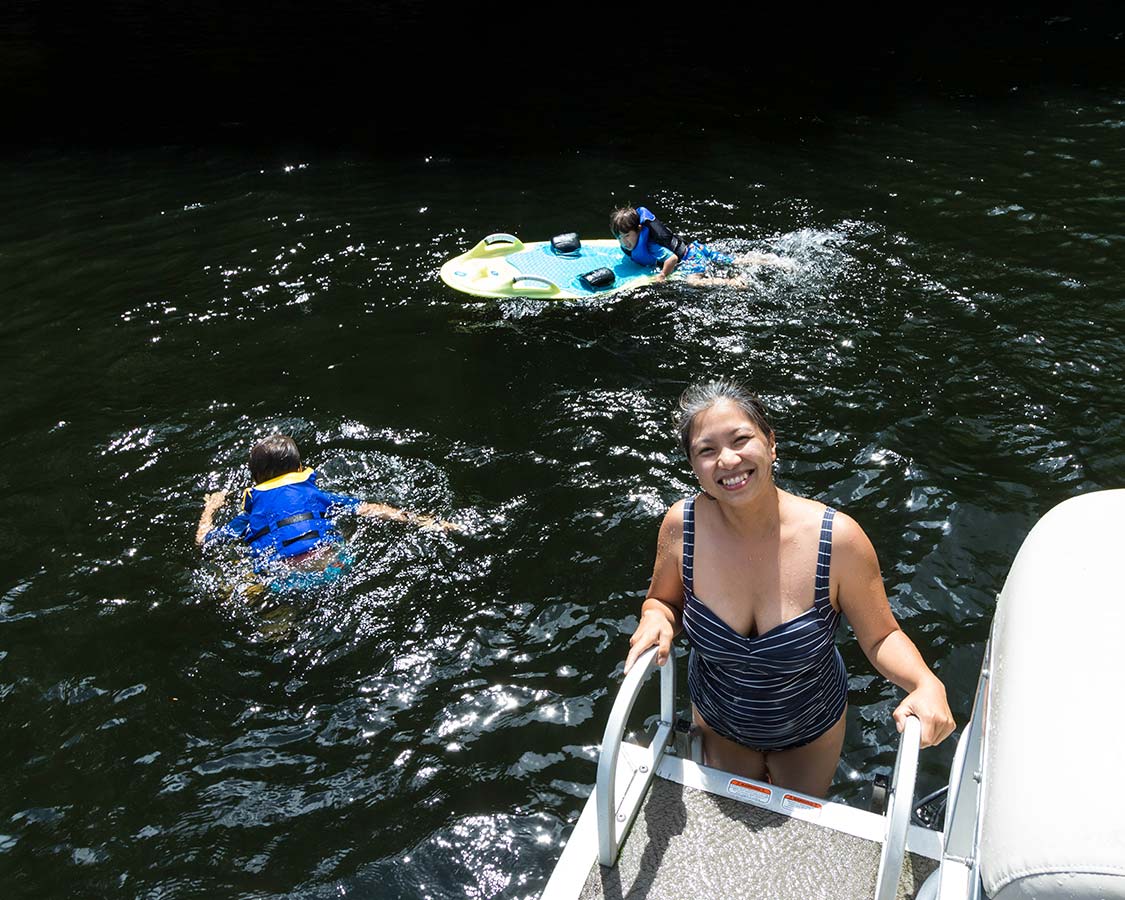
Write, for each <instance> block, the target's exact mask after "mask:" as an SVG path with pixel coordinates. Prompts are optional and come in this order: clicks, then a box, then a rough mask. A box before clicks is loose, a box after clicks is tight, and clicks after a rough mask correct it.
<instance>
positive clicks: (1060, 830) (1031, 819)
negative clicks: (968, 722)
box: [980, 490, 1125, 900]
mask: <svg viewBox="0 0 1125 900" xmlns="http://www.w3.org/2000/svg"><path fill="white" fill-rule="evenodd" d="M1123 529H1125V490H1117V491H1101V492H1097V493H1091V494H1085V495H1082V496H1079V497H1075V498H1072V499H1070V500H1067V501H1066V502H1064V503H1062V504H1060V505H1059V506H1057V507H1055V508H1054V509H1053V510H1051V511H1050V512H1049V513H1048V514H1047V515H1046V516H1044V517H1043V518H1042V519H1041V520H1040V521H1039V523H1038V524H1037V525H1036V526H1035V528H1033V529H1032V531H1031V534H1029V535H1028V537H1027V540H1026V541H1024V544H1023V546H1022V547H1021V548H1020V551H1019V554H1018V555H1017V556H1016V559H1015V562H1014V563H1013V564H1012V569H1011V572H1010V573H1009V575H1008V578H1007V581H1006V582H1005V585H1004V590H1003V591H1002V593H1001V595H1000V599H999V602H998V605H997V613H996V621H995V623H994V630H993V644H992V647H993V657H992V673H991V678H990V689H989V698H988V701H989V709H988V720H987V721H988V724H987V727H986V731H985V741H986V747H987V749H986V758H985V773H986V777H985V783H984V800H983V821H982V830H981V851H980V864H981V878H982V880H983V882H984V888H985V891H986V893H987V894H988V896H989V897H991V898H992V900H1016V898H1021V900H1022V898H1032V897H1034V898H1036V900H1054V898H1060V900H1061V898H1067V900H1087V898H1089V900H1093V898H1098V900H1109V898H1114V900H1116V898H1125V799H1123V798H1125V791H1123V789H1122V787H1123V783H1125V776H1123V774H1122V773H1123V772H1125V715H1123V710H1122V704H1121V696H1122V693H1123V692H1125V587H1123V586H1125V573H1123V571H1122V563H1123V561H1125V552H1123V551H1125V531H1123Z"/></svg>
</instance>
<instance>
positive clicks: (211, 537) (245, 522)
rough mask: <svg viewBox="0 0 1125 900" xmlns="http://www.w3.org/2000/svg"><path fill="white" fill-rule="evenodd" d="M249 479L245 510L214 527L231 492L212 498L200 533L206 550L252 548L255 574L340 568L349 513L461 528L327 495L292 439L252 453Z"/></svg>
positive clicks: (268, 442) (279, 438) (275, 439)
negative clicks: (342, 523) (234, 545)
mask: <svg viewBox="0 0 1125 900" xmlns="http://www.w3.org/2000/svg"><path fill="white" fill-rule="evenodd" d="M250 475H251V477H252V478H253V479H254V486H253V487H252V488H247V489H246V491H245V492H244V493H243V495H242V510H241V512H240V513H239V514H238V515H237V516H235V517H234V518H233V519H231V521H230V522H228V523H227V524H226V525H223V526H220V527H218V528H215V527H213V523H214V519H215V513H216V512H217V511H218V510H219V509H220V508H221V507H222V505H223V504H224V503H225V502H226V498H227V492H226V491H216V492H214V493H212V494H207V495H206V496H205V497H204V501H203V513H202V515H201V516H200V518H199V526H198V527H197V528H196V532H195V542H196V543H197V544H199V545H200V546H201V547H206V546H209V545H212V544H225V543H231V542H234V541H241V542H242V543H244V544H246V545H247V546H248V547H249V548H250V558H251V561H252V562H253V564H254V569H255V571H256V572H259V573H265V572H267V571H268V572H273V573H276V572H277V570H278V569H279V568H280V569H282V570H283V571H286V572H289V573H296V572H305V573H307V572H317V573H319V572H323V573H325V574H329V570H331V569H334V568H339V569H340V570H341V571H342V567H343V562H342V561H341V558H340V545H341V544H342V543H343V540H344V539H343V536H342V535H341V534H340V532H339V531H337V530H336V527H335V524H334V520H335V517H336V516H338V515H339V514H341V513H345V512H355V513H358V514H359V515H361V516H370V517H373V518H379V519H387V520H390V521H392V522H408V523H411V524H414V525H419V526H421V527H422V528H423V529H426V530H429V529H441V530H444V531H450V530H460V529H461V526H459V525H457V524H455V523H453V522H445V521H442V520H441V519H435V518H433V517H432V516H421V515H417V514H415V513H412V512H407V511H404V510H401V509H396V508H395V507H393V506H387V505H386V504H385V503H366V502H364V501H362V500H360V499H359V498H358V497H349V496H346V495H344V494H332V493H328V492H326V491H322V490H321V489H320V488H319V487H318V486H317V483H316V476H317V473H316V472H315V471H314V470H312V469H307V468H304V467H302V465H301V454H300V452H299V451H298V450H297V444H296V442H294V440H293V438H291V437H289V436H288V435H284V434H274V435H271V436H270V437H268V438H266V439H265V440H264V441H261V442H260V443H258V444H255V445H254V447H253V449H252V450H251V451H250Z"/></svg>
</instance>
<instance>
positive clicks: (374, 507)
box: [356, 503, 465, 531]
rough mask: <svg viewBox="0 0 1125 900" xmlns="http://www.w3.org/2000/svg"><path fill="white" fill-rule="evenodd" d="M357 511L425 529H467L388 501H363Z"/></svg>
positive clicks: (372, 516) (361, 513)
mask: <svg viewBox="0 0 1125 900" xmlns="http://www.w3.org/2000/svg"><path fill="white" fill-rule="evenodd" d="M356 512H357V513H359V514H360V515H361V516H369V517H371V518H373V519H386V520H388V521H390V522H408V523H410V524H412V525H417V526H419V527H420V528H421V529H422V530H423V531H429V530H434V529H439V528H440V529H441V530H442V531H464V530H465V528H464V526H462V525H458V524H457V523H456V522H446V521H445V520H444V519H436V518H434V517H433V516H421V515H418V514H417V513H413V512H410V511H409V510H405V509H397V508H395V507H393V506H388V505H387V504H386V503H361V504H360V505H359V506H357V507H356Z"/></svg>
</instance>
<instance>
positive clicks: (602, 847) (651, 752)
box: [594, 647, 676, 866]
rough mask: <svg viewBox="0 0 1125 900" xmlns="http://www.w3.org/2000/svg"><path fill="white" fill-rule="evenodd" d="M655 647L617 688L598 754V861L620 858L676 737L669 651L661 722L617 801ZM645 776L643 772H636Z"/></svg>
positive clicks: (673, 674) (662, 670)
mask: <svg viewBox="0 0 1125 900" xmlns="http://www.w3.org/2000/svg"><path fill="white" fill-rule="evenodd" d="M656 650H657V648H656V647H651V648H650V649H648V650H646V651H645V652H644V653H643V654H641V656H640V657H639V658H638V659H637V661H636V662H635V663H634V664H633V668H632V669H630V670H629V674H628V675H626V676H625V680H624V681H623V682H622V684H621V688H620V689H619V690H618V692H617V699H616V700H614V702H613V709H612V710H611V711H610V714H609V721H608V722H607V723H606V726H605V734H604V735H603V737H602V750H601V754H600V755H599V756H598V780H597V785H596V787H595V788H594V790H595V791H596V795H597V798H596V804H597V810H598V862H599V863H601V864H602V865H603V866H612V865H614V864H616V862H617V855H618V853H620V852H621V845H622V844H623V843H624V841H625V837H626V835H628V833H629V828H630V827H631V826H632V824H633V820H634V819H635V818H636V817H637V812H638V811H639V810H640V808H641V802H642V801H643V800H644V797H645V794H646V793H647V792H648V786H649V784H650V783H651V782H652V778H653V776H654V775H655V774H656V767H657V766H658V765H659V764H660V759H661V757H662V756H663V755H664V751H665V749H666V748H667V747H668V744H669V742H670V741H671V738H672V733H673V730H674V729H675V723H676V657H675V654H674V653H672V654H669V656H668V661H667V662H666V663H665V664H664V665H663V666H661V667H659V668H660V724H659V727H658V728H657V730H656V734H655V735H654V736H653V738H652V742H651V743H650V744H649V748H648V758H647V760H646V761H645V762H644V763H643V764H642V765H641V766H640V767H639V768H638V769H637V771H636V773H634V776H633V778H632V779H631V780H630V782H629V784H628V785H626V787H625V791H624V794H623V796H622V798H621V801H620V803H618V802H617V798H616V792H617V759H618V756H619V755H620V752H621V741H622V740H623V738H624V736H625V726H626V725H627V724H628V721H629V714H630V713H631V712H632V711H633V705H634V704H635V703H636V701H637V695H638V694H639V693H640V689H641V686H642V685H643V684H644V682H645V680H646V679H647V678H648V676H649V674H650V673H651V672H652V670H653V669H655V668H657V665H656ZM638 775H639V776H640V777H639V778H638V777H637V776H638Z"/></svg>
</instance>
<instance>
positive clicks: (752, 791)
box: [727, 778, 773, 806]
mask: <svg viewBox="0 0 1125 900" xmlns="http://www.w3.org/2000/svg"><path fill="white" fill-rule="evenodd" d="M727 793H728V794H730V795H731V796H732V797H735V798H737V799H739V800H744V801H745V802H747V803H753V804H755V805H756V806H769V804H770V798H771V797H772V796H773V791H771V790H770V789H769V788H768V787H764V786H763V785H760V784H751V783H750V782H748V781H742V780H741V779H739V778H732V779H731V780H730V781H728V782H727Z"/></svg>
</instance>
